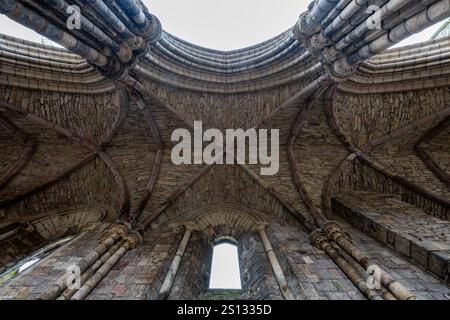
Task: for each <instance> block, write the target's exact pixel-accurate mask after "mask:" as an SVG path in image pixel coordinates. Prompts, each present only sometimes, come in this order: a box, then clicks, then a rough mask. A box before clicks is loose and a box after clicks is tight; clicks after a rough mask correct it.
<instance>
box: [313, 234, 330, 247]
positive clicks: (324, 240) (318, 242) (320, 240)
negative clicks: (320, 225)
mask: <svg viewBox="0 0 450 320" xmlns="http://www.w3.org/2000/svg"><path fill="white" fill-rule="evenodd" d="M310 239H311V244H312V245H313V246H315V247H316V248H317V249H319V250H325V248H326V247H327V246H328V245H329V244H330V243H329V242H328V237H327V235H326V234H325V233H324V232H323V230H322V229H317V230H315V231H313V232H312V233H311V235H310Z"/></svg>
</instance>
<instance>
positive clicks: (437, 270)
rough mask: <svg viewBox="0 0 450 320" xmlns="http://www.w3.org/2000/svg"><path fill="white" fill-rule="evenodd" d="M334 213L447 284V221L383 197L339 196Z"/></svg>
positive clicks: (449, 238) (449, 243) (449, 251)
mask: <svg viewBox="0 0 450 320" xmlns="http://www.w3.org/2000/svg"><path fill="white" fill-rule="evenodd" d="M333 207H334V211H335V212H336V213H338V214H339V215H340V216H342V217H343V218H344V219H346V220H347V221H348V222H350V223H351V224H352V225H354V226H355V227H357V228H358V229H360V230H362V231H363V232H365V233H366V234H368V235H370V236H371V237H373V238H374V239H376V240H378V241H380V242H381V243H383V244H384V245H386V246H387V247H389V248H391V249H393V250H394V251H395V252H397V253H399V254H401V255H402V256H404V257H406V258H408V259H410V260H412V261H413V262H414V263H415V264H416V265H417V266H420V267H421V268H423V269H426V270H428V271H429V272H431V273H433V274H434V275H435V276H437V277H438V278H440V279H441V280H442V281H444V282H446V283H447V284H450V280H449V270H450V269H449V266H450V222H449V221H445V220H440V219H438V218H435V217H431V216H429V215H427V214H426V213H425V212H424V211H423V210H421V209H419V208H417V207H415V206H412V205H410V204H408V203H405V202H402V201H401V200H399V199H398V198H397V197H395V196H392V195H385V194H376V193H367V192H358V193H353V194H340V195H338V196H337V197H336V198H335V199H334V200H333Z"/></svg>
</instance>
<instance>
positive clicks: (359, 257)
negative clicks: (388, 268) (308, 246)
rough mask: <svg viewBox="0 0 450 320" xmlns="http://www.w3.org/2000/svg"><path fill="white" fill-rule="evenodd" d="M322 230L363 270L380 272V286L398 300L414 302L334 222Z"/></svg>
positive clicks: (324, 225)
mask: <svg viewBox="0 0 450 320" xmlns="http://www.w3.org/2000/svg"><path fill="white" fill-rule="evenodd" d="M322 229H323V231H324V233H325V234H326V236H327V238H328V239H329V240H330V241H334V242H335V243H337V244H338V245H339V247H340V248H342V249H344V251H345V252H347V253H348V254H349V255H350V256H351V257H352V258H353V259H355V261H356V262H358V263H359V264H360V265H361V266H362V267H363V268H364V269H365V270H368V269H369V268H370V267H376V268H377V269H378V270H379V271H380V272H381V274H380V276H381V279H380V280H381V284H382V285H383V286H384V287H385V288H386V289H388V290H389V292H390V293H392V294H393V295H394V296H395V297H396V298H397V299H399V300H415V299H416V297H415V296H414V295H413V294H412V293H411V292H409V290H408V289H406V288H405V287H404V286H403V285H402V284H401V283H399V282H398V281H397V280H395V279H394V278H393V277H392V276H390V275H389V274H388V273H386V272H385V271H384V270H382V269H381V268H380V267H379V266H378V265H376V263H375V262H374V261H373V259H372V258H371V257H370V256H369V255H367V254H365V253H363V252H361V251H360V250H358V248H356V247H355V246H354V245H353V243H352V242H351V239H350V236H349V235H348V234H347V233H346V232H345V231H344V229H343V228H342V227H341V226H340V225H339V223H337V222H335V221H329V222H327V223H325V224H323V225H322Z"/></svg>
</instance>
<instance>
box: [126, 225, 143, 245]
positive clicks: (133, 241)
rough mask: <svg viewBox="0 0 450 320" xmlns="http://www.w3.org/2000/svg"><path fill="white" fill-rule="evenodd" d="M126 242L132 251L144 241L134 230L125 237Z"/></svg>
mask: <svg viewBox="0 0 450 320" xmlns="http://www.w3.org/2000/svg"><path fill="white" fill-rule="evenodd" d="M124 240H125V241H126V242H127V243H128V245H129V247H130V249H135V248H136V247H138V246H139V245H140V244H141V243H142V241H143V239H142V236H141V235H140V233H139V232H137V231H135V230H132V231H131V232H130V233H128V234H127V235H126V236H125V237H124Z"/></svg>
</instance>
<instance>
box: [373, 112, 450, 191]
mask: <svg viewBox="0 0 450 320" xmlns="http://www.w3.org/2000/svg"><path fill="white" fill-rule="evenodd" d="M437 123H439V120H438V121H434V122H432V123H430V124H428V125H423V126H422V127H420V128H417V129H416V130H415V131H414V132H412V133H410V134H408V135H406V136H404V137H402V138H398V139H393V140H391V141H388V142H386V143H384V144H382V145H380V146H378V147H376V148H375V149H374V150H372V151H371V152H370V153H369V154H368V155H369V156H370V157H371V159H373V160H375V161H377V163H379V164H380V165H381V166H383V167H385V168H388V169H389V171H391V172H392V173H394V174H396V175H399V176H401V177H404V178H405V179H407V180H409V181H411V182H412V183H414V184H416V185H418V186H421V187H422V188H425V189H426V190H428V191H430V192H433V193H434V194H436V195H439V196H442V197H444V198H446V199H450V186H447V185H446V184H445V183H443V182H442V181H441V180H440V179H439V178H438V177H436V176H435V175H434V174H433V172H432V171H431V170H430V169H429V168H428V167H427V166H426V164H425V163H424V162H423V161H422V159H420V158H419V157H418V156H417V153H416V151H415V150H414V145H415V144H416V143H417V142H418V141H419V140H420V139H421V137H422V136H423V135H425V133H426V132H427V131H428V130H429V129H430V128H433V127H434V126H435V125H436V124H437ZM449 146H450V140H448V141H447V149H450V147H449ZM433 154H434V155H441V156H439V158H440V159H441V160H440V161H441V162H442V161H445V160H443V159H446V156H447V157H448V156H449V154H448V151H445V148H444V150H442V151H440V150H435V151H434V153H433ZM448 159H450V157H449V158H448Z"/></svg>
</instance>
